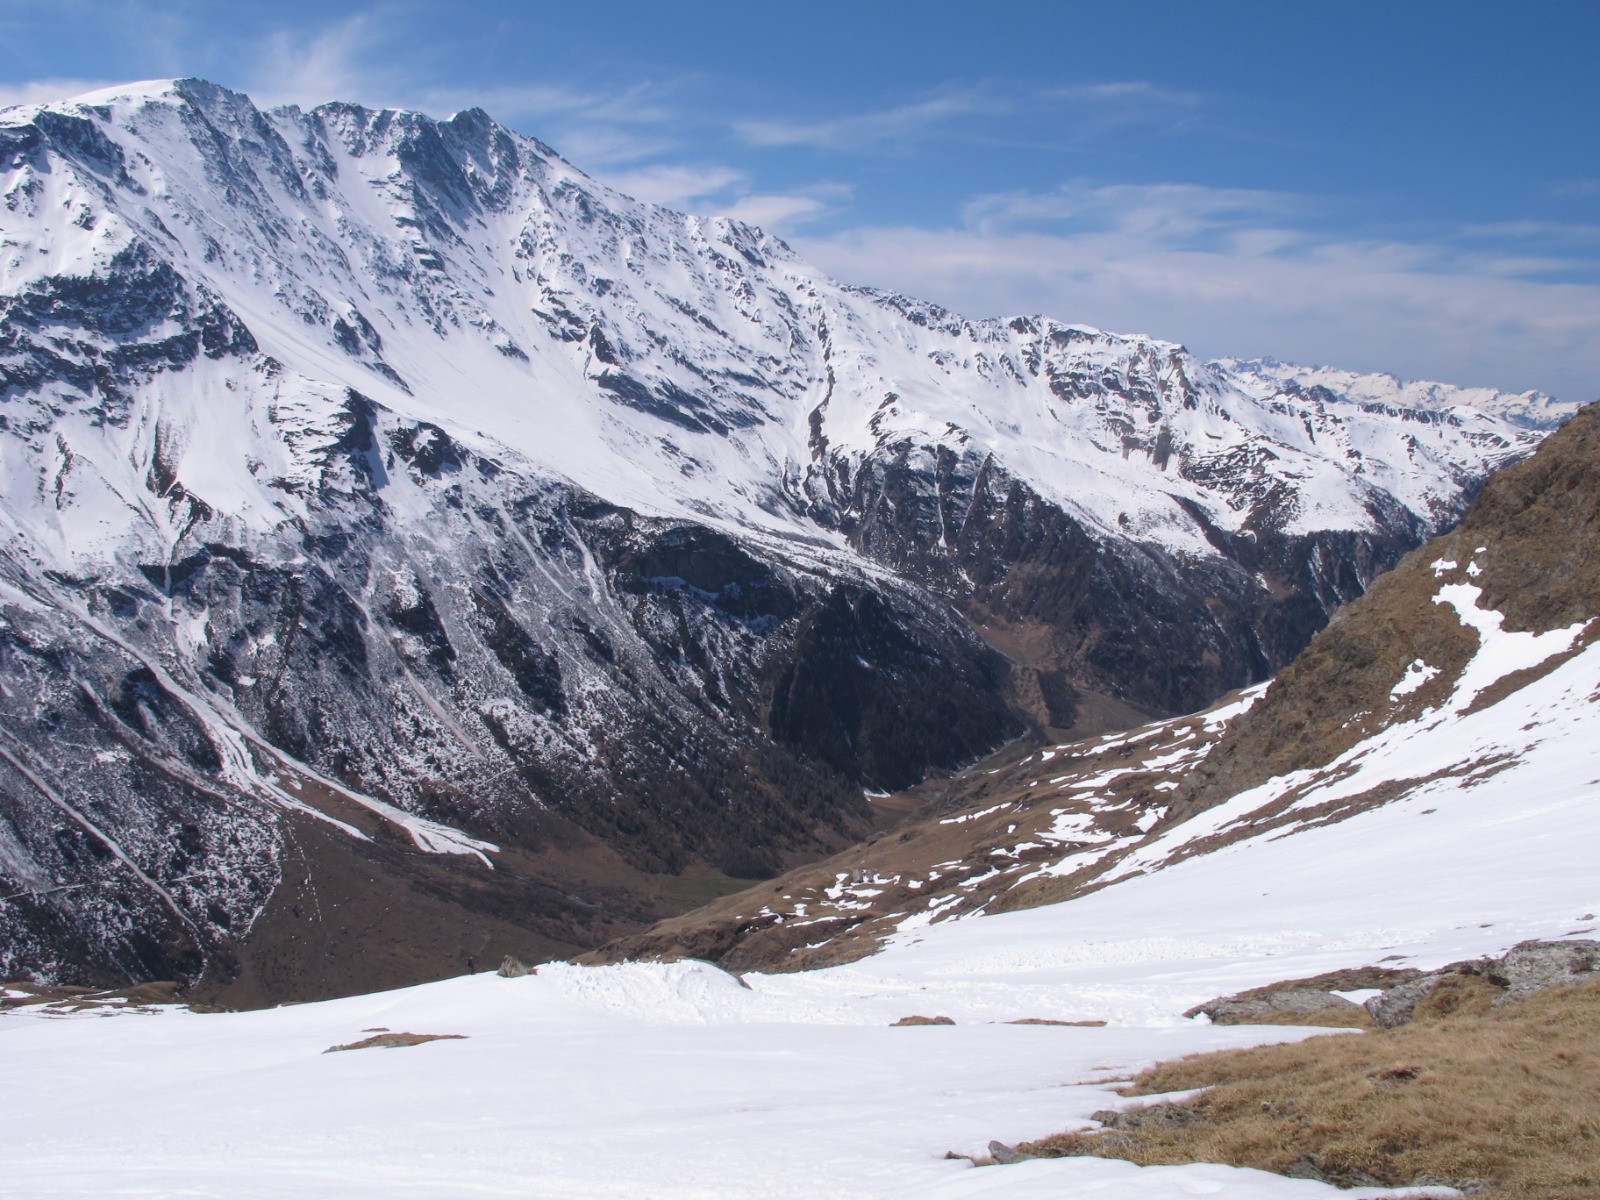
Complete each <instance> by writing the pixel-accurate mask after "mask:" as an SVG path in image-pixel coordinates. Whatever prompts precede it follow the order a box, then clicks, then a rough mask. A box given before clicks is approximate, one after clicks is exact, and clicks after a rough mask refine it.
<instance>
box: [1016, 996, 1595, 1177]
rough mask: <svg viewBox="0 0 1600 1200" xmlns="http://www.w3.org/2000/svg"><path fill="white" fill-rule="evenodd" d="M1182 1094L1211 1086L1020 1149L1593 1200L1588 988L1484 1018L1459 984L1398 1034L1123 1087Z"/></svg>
mask: <svg viewBox="0 0 1600 1200" xmlns="http://www.w3.org/2000/svg"><path fill="white" fill-rule="evenodd" d="M1191 1088H1206V1089H1208V1090H1207V1091H1205V1092H1204V1093H1203V1094H1202V1095H1201V1096H1200V1097H1198V1098H1197V1099H1196V1100H1195V1101H1194V1102H1193V1104H1191V1105H1183V1106H1175V1105H1162V1106H1152V1108H1153V1109H1158V1111H1152V1112H1151V1113H1150V1114H1149V1116H1150V1117H1151V1118H1152V1119H1149V1120H1146V1121H1144V1122H1141V1123H1137V1124H1136V1123H1134V1122H1133V1121H1129V1120H1128V1119H1127V1118H1124V1119H1123V1120H1122V1121H1120V1122H1119V1124H1120V1125H1122V1126H1123V1128H1118V1129H1109V1130H1104V1131H1095V1132H1090V1133H1067V1134H1058V1135H1056V1136H1054V1137H1050V1138H1045V1139H1042V1140H1041V1141H1038V1142H1034V1143H1031V1144H1028V1145H1024V1146H1020V1147H1018V1149H1020V1150H1023V1151H1025V1152H1028V1153H1032V1154H1039V1155H1052V1156H1060V1155H1072V1154H1098V1155H1102V1156H1105V1157H1113V1158H1125V1159H1130V1160H1132V1161H1133V1162H1137V1163H1142V1164H1147V1165H1153V1164H1172V1163H1190V1162H1217V1163H1228V1164H1230V1165H1233V1166H1246V1167H1258V1168H1261V1169H1263V1170H1268V1171H1278V1172H1281V1173H1287V1174H1311V1173H1313V1172H1320V1173H1321V1174H1322V1175H1323V1176H1324V1177H1326V1178H1328V1179H1329V1180H1331V1181H1333V1182H1338V1183H1362V1182H1368V1181H1369V1180H1370V1181H1376V1182H1380V1183H1384V1184H1388V1185H1391V1186H1407V1185H1410V1184H1413V1183H1416V1182H1417V1181H1418V1180H1419V1179H1422V1178H1427V1179H1430V1180H1440V1181H1452V1182H1460V1181H1465V1180H1469V1179H1482V1180H1487V1181H1489V1182H1491V1183H1493V1184H1494V1185H1495V1186H1494V1188H1493V1195H1494V1196H1495V1197H1496V1200H1533V1198H1535V1197H1538V1198H1539V1200H1580V1198H1581V1200H1594V1198H1595V1197H1600V980H1597V981H1596V982H1594V983H1589V984H1585V985H1584V986H1582V987H1576V988H1553V989H1551V990H1549V991H1546V992H1542V993H1539V994H1538V995H1535V996H1532V997H1530V998H1528V999H1526V1000H1523V1001H1521V1002H1519V1003H1516V1004H1509V1005H1506V1006H1505V1007H1503V1008H1501V1009H1499V1010H1496V1011H1492V1012H1491V1011H1489V1010H1488V995H1487V993H1484V994H1479V992H1478V991H1477V990H1475V989H1473V988H1472V987H1471V986H1470V985H1469V984H1464V985H1463V986H1462V987H1460V988H1457V989H1455V990H1454V991H1453V993H1452V994H1449V995H1439V996H1437V997H1430V1004H1429V1005H1428V1007H1427V1010H1426V1011H1420V1012H1419V1017H1418V1019H1417V1020H1416V1021H1414V1022H1413V1023H1412V1024H1409V1025H1405V1026H1401V1027H1400V1028H1398V1029H1390V1030H1379V1031H1376V1032H1372V1033H1363V1034H1359V1035H1354V1036H1348V1035H1347V1036H1341V1037H1317V1038H1311V1039H1309V1040H1307V1041H1304V1042H1299V1043H1296V1044H1294V1045H1283V1046H1262V1047H1257V1048H1255V1049H1251V1050H1237V1051H1223V1052H1219V1053H1215V1054H1202V1055H1195V1056H1193V1057H1191V1058H1185V1059H1180V1060H1178V1061H1176V1062H1172V1063H1164V1064H1161V1065H1159V1066H1156V1067H1154V1068H1152V1069H1151V1070H1149V1071H1146V1072H1145V1073H1143V1074H1142V1075H1140V1076H1138V1077H1137V1078H1136V1079H1134V1080H1133V1082H1132V1083H1131V1084H1130V1085H1129V1087H1128V1088H1127V1089H1125V1091H1126V1093H1127V1094H1129V1095H1155V1094H1159V1093H1163V1092H1172V1091H1179V1090H1186V1089H1191ZM1178 1109H1182V1110H1186V1111H1174V1110H1178Z"/></svg>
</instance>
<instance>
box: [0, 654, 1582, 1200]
mask: <svg viewBox="0 0 1600 1200" xmlns="http://www.w3.org/2000/svg"><path fill="white" fill-rule="evenodd" d="M1593 653H1595V652H1593V651H1591V655H1592V654H1593ZM1588 657H1590V655H1584V656H1580V660H1579V661H1581V660H1582V659H1583V658H1588ZM1577 670H1581V668H1580V667H1579V666H1578V664H1577V663H1576V662H1575V663H1572V664H1568V666H1567V667H1566V668H1565V669H1564V671H1577ZM1562 673H1563V672H1557V675H1560V674H1562ZM1557 682H1558V681H1557V680H1556V679H1555V678H1552V679H1550V680H1549V681H1548V684H1547V686H1551V687H1554V686H1556V684H1557ZM1545 745H1546V747H1547V751H1546V752H1545V753H1543V754H1541V753H1539V752H1538V750H1537V749H1535V750H1534V751H1533V752H1532V753H1530V755H1529V759H1528V761H1526V762H1524V763H1523V764H1521V765H1519V766H1518V767H1516V768H1513V769H1511V770H1508V771H1505V772H1503V773H1502V774H1500V775H1498V776H1495V777H1494V778H1492V779H1490V780H1488V781H1486V782H1484V783H1483V784H1480V785H1479V786H1477V787H1472V788H1456V789H1455V790H1454V791H1453V792H1451V793H1449V794H1448V795H1442V794H1440V792H1439V791H1435V790H1433V789H1430V795H1429V796H1428V798H1427V799H1426V801H1423V800H1420V799H1419V800H1417V801H1402V802H1400V803H1397V804H1393V805H1390V806H1387V807H1384V808H1380V809H1376V810H1373V811H1371V812H1367V813H1364V814H1361V815H1359V816H1356V817H1354V818H1351V819H1350V820H1347V821H1345V822H1343V823H1341V824H1338V825H1333V826H1327V827H1323V828H1317V829H1310V830H1302V831H1301V832H1299V833H1297V834H1295V835H1294V836H1292V837H1288V838H1278V839H1271V838H1261V839H1256V840H1253V841H1247V842H1243V843H1240V844H1238V845H1236V846H1234V847H1231V848H1229V849H1228V850H1226V851H1224V852H1221V853H1218V854H1214V855H1210V856H1206V857H1202V858H1197V859H1193V860H1189V861H1187V862H1183V863H1180V864H1177V865H1176V866H1171V867H1168V868H1166V869H1164V870H1161V871H1159V872H1157V873H1154V874H1152V875H1148V876H1141V877H1137V878H1132V879H1128V880H1125V881H1123V882H1121V883H1119V884H1117V885H1115V886H1113V887H1110V888H1107V889H1105V890H1103V891H1100V892H1098V893H1094V894H1092V895H1089V896H1086V897H1083V898H1080V899H1078V900H1075V901H1072V902H1070V903H1067V904H1062V905H1057V906H1053V907H1049V908H1041V909H1035V910H1031V911H1028V912H1022V913H1015V914H1007V915H1002V916H994V917H980V918H975V919H971V920H966V921H960V922H952V923H947V924H942V925H936V926H932V927H929V928H925V929H919V930H917V931H915V933H914V934H905V935H902V938H901V941H900V943H899V944H897V945H894V946H892V947H891V948H890V949H888V950H887V951H885V952H884V953H882V954H880V955H878V956H876V957H874V958H871V959H867V960H865V961H863V962H860V963H856V964H852V965H849V966H845V967H837V968H833V969H830V970H826V971H817V972H811V973H804V974H795V975H777V976H760V975H752V976H750V977H748V983H749V986H748V987H745V986H741V984H740V983H739V982H738V981H737V980H735V979H734V978H733V977H732V976H729V975H727V974H725V973H723V972H721V971H719V970H717V969H716V968H713V967H709V966H704V965H701V964H694V963H680V964H674V965H659V964H634V965H626V966H621V967H597V968H580V967H572V966H565V965H549V966H545V967H543V968H541V970H540V973H539V974H538V975H537V976H533V977H527V978H522V979H501V978H498V977H496V976H490V975H482V976H477V977H471V978H461V979H455V980H449V981H446V982H443V983H438V984H432V985H426V986H422V987H416V988H411V989H407V990H405V991H400V992H392V993H387V994H380V995H375V996H365V997H357V998H353V999H346V1000H339V1001H331V1002H326V1003H320V1004H308V1005H303V1006H298V1007H291V1008H282V1009H276V1010H271V1011H266V1012H253V1013H239V1014H225V1015H196V1014H191V1013H186V1012H180V1011H172V1012H165V1013H162V1014H160V1015H153V1016H151V1015H144V1016H141V1015H135V1014H128V1015H119V1016H116V1017H109V1018H102V1017H97V1016H93V1015H84V1016H80V1017H75V1018H60V1019H46V1018H43V1017H38V1016H34V1017H29V1016H22V1015H20V1014H15V1015H12V1016H11V1017H9V1018H8V1019H6V1020H4V1021H3V1022H0V1072H3V1075H4V1078H5V1080H6V1084H7V1094H8V1096H9V1097H11V1098H12V1102H11V1103H10V1104H8V1106H7V1108H8V1112H7V1116H6V1120H5V1123H4V1130H5V1132H4V1135H3V1142H0V1178H3V1179H4V1180H5V1183H6V1193H7V1195H9V1196H15V1197H28V1198H32V1197H39V1198H41V1200H43V1198H46V1197H69V1196H70V1197H89V1196H94V1197H108V1196H216V1197H224V1196H225V1197H230V1198H248V1197H278V1196H287V1195H296V1196H317V1197H330V1198H331V1197H354V1196H374V1197H384V1198H385V1200H401V1198H405V1197H424V1196H426V1197H446V1196H502V1195H504V1196H512V1195H515V1196H536V1197H610V1196H629V1197H633V1196H638V1197H743V1196H759V1197H762V1198H763V1200H775V1198H779V1197H796V1198H800V1197H805V1198H807V1200H814V1198H816V1197H831V1196H838V1197H885V1198H888V1197H952V1198H954V1197H967V1196H989V1195H997V1196H998V1195H1004V1196H1007V1197H1023V1198H1026V1197H1035V1196H1037V1197H1045V1196H1050V1197H1059V1196H1074V1197H1077V1196H1093V1195H1105V1196H1116V1197H1148V1198H1157V1197H1161V1198H1164V1197H1190V1196H1207V1195H1214V1196H1227V1197H1241V1198H1245V1197H1262V1198H1269V1197H1287V1198H1292V1197H1305V1198H1307V1200H1310V1198H1312V1197H1316V1196H1319V1195H1320V1196H1328V1197H1332V1196H1335V1195H1345V1196H1375V1195H1382V1194H1385V1193H1384V1192H1382V1190H1381V1189H1364V1190H1357V1191H1356V1192H1339V1191H1338V1190H1336V1189H1334V1188H1331V1187H1327V1186H1325V1185H1322V1184H1318V1183H1311V1182H1306V1181H1296V1180H1288V1179H1281V1178H1278V1177H1276V1176H1271V1175H1265V1174H1262V1173H1259V1172H1252V1171H1238V1170H1234V1169H1231V1168H1226V1167H1220V1166H1191V1167H1175V1168H1138V1167H1134V1166H1132V1165H1129V1164H1126V1163H1120V1162H1113V1161H1099V1160H1083V1159H1075V1160H1058V1161H1049V1162H1032V1163H1024V1164H1021V1165H1017V1166H1009V1167H994V1168H984V1169H975V1168H972V1167H970V1166H968V1165H967V1164H966V1163H965V1162H960V1161H946V1160H944V1159H943V1157H942V1156H943V1154H944V1153H945V1152H946V1151H947V1150H955V1151H958V1152H962V1153H969V1154H976V1153H981V1152H983V1151H984V1149H985V1147H986V1146H987V1143H988V1141H989V1139H991V1138H999V1139H1001V1140H1004V1141H1008V1142H1010V1141H1018V1140H1022V1139H1025V1138H1029V1137H1037V1136H1040V1135H1043V1134H1046V1133H1049V1132H1052V1131H1056V1130H1059V1129H1063V1128H1069V1127H1072V1126H1074V1125H1082V1124H1084V1123H1086V1119H1087V1117H1088V1116H1089V1114H1090V1113H1091V1112H1093V1111H1094V1110H1096V1109H1098V1108H1103V1107H1106V1106H1108V1105H1109V1104H1112V1103H1115V1102H1116V1101H1117V1098H1116V1097H1115V1096H1114V1095H1113V1094H1112V1092H1111V1091H1110V1089H1109V1087H1108V1086H1106V1085H1105V1084H1097V1083H1095V1082H1093V1081H1095V1080H1105V1079H1108V1078H1113V1077H1117V1076H1123V1075H1126V1074H1127V1073H1129V1072H1130V1071H1132V1070H1134V1069H1137V1068H1138V1067H1139V1066H1141V1065H1143V1064H1146V1063H1150V1062H1153V1061H1156V1060H1158V1059H1164V1058H1171V1057H1174V1056H1177V1055H1181V1054H1185V1053H1190V1052H1193V1051H1198V1050H1205V1049H1211V1048H1216V1047H1225V1046H1238V1045H1243V1044H1248V1043H1253V1042H1258V1041H1263V1040H1272V1039H1278V1038H1285V1037H1298V1036H1303V1035H1304V1032H1305V1031H1298V1030H1287V1029H1283V1028H1270V1029H1269V1028H1241V1027H1231V1028H1219V1027H1211V1026H1208V1025H1206V1024H1204V1023H1203V1022H1201V1023H1197V1022H1193V1021H1187V1020H1184V1019H1183V1018H1182V1017H1181V1016H1180V1015H1179V1014H1181V1012H1182V1011H1183V1010H1184V1009H1185V1008H1187V1007H1188V1006H1190V1005H1191V1004H1193V1003H1195V1002H1197V1001H1199V1000H1203V999H1206V998H1208V997H1210V996H1213V995H1217V994H1219V993H1222V992H1229V991H1233V990H1237V989H1238V988H1241V987H1244V986H1248V985H1251V984H1259V983H1266V982H1271V981H1274V980H1277V979H1282V978H1290V977H1296V976H1303V975H1308V974H1312V973H1315V972H1318V971H1322V970H1327V969H1331V968H1335V967H1342V966H1355V965H1360V964H1363V963H1367V962H1375V961H1378V960H1381V959H1385V958H1389V957H1390V956H1396V957H1398V958H1401V959H1403V960H1404V962H1405V963H1406V964H1408V965H1417V966H1423V967H1426V966H1431V965H1437V964H1441V963H1443V962H1446V961H1449V960H1452V959H1457V958H1462V957H1466V956H1469V955H1474V954H1481V953H1486V952H1490V951H1497V950H1500V949H1503V948H1505V947H1507V946H1509V945H1510V944H1512V943H1514V942H1516V941H1518V940H1521V939H1523V938H1527V937H1534V936H1541V937H1552V936H1560V935H1562V934H1564V933H1568V932H1572V931H1573V930H1574V928H1575V926H1576V925H1577V924H1578V921H1577V919H1578V918H1579V917H1581V916H1583V915H1584V914H1586V913H1592V912H1594V911H1595V909H1596V908H1600V883H1597V882H1596V880H1595V878H1594V876H1593V874H1592V872H1590V871H1589V870H1587V869H1586V864H1588V865H1592V861H1593V851H1592V847H1593V846H1594V845H1595V844H1596V834H1600V810H1597V808H1596V806H1595V805H1594V804H1593V803H1592V797H1593V795H1594V785H1593V784H1592V783H1589V782H1588V780H1590V779H1591V778H1592V777H1591V776H1590V775H1585V774H1583V771H1582V770H1577V771H1575V770H1574V768H1577V767H1581V766H1582V764H1583V761H1584V760H1586V759H1587V758H1588V756H1590V755H1591V754H1592V753H1594V751H1593V750H1592V749H1591V748H1590V747H1589V746H1587V745H1581V746H1580V745H1575V744H1574V743H1573V742H1571V741H1562V742H1558V743H1556V744H1554V745H1552V744H1551V743H1545ZM1541 763H1542V764H1543V766H1542V767H1541V765H1540V764H1541ZM1597 773H1600V772H1597ZM1519 795H1520V797H1521V799H1519ZM1424 808H1433V809H1434V811H1433V812H1424V811H1423V810H1424ZM25 1011H26V1010H25ZM34 1011H37V1010H34ZM913 1013H918V1014H923V1015H930V1016H931V1015H948V1016H951V1017H953V1018H954V1019H955V1020H956V1022H957V1024H956V1025H955V1026H939V1027H912V1028H890V1027H889V1022H891V1021H893V1020H895V1019H897V1018H899V1017H903V1016H907V1015H910V1014H913ZM1028 1017H1036V1018H1037V1017H1044V1018H1055V1019H1061V1020H1091V1019H1098V1020H1105V1021H1107V1022H1109V1024H1108V1025H1107V1026H1106V1027H1104V1028H1075V1027H1062V1026H1015V1025H1007V1024H1003V1023H1001V1022H1005V1021H1010V1020H1016V1019H1019V1018H1028ZM380 1026H381V1027H386V1028H388V1029H390V1030H395V1031H401V1030H404V1031H410V1032H415V1033H434V1034H462V1035H466V1040H462V1041H439V1042H432V1043H429V1044H425V1045H421V1046H417V1047H413V1048H406V1049H368V1050H361V1051H355V1052H350V1053H341V1054H332V1055H324V1054H323V1053H322V1052H323V1051H324V1050H325V1049H326V1048H327V1047H329V1046H331V1045H334V1044H338V1043H347V1042H351V1041H354V1040H356V1039H357V1038H360V1037H362V1036H364V1033H363V1031H366V1030H369V1029H372V1028H374V1027H380Z"/></svg>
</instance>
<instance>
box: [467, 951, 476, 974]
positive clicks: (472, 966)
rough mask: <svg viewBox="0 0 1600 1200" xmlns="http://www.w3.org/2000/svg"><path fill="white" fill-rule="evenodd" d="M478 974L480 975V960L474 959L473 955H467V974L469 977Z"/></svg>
mask: <svg viewBox="0 0 1600 1200" xmlns="http://www.w3.org/2000/svg"><path fill="white" fill-rule="evenodd" d="M477 973H478V960H477V959H475V958H473V957H472V955H470V954H469V955H467V974H468V975H476V974H477Z"/></svg>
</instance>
